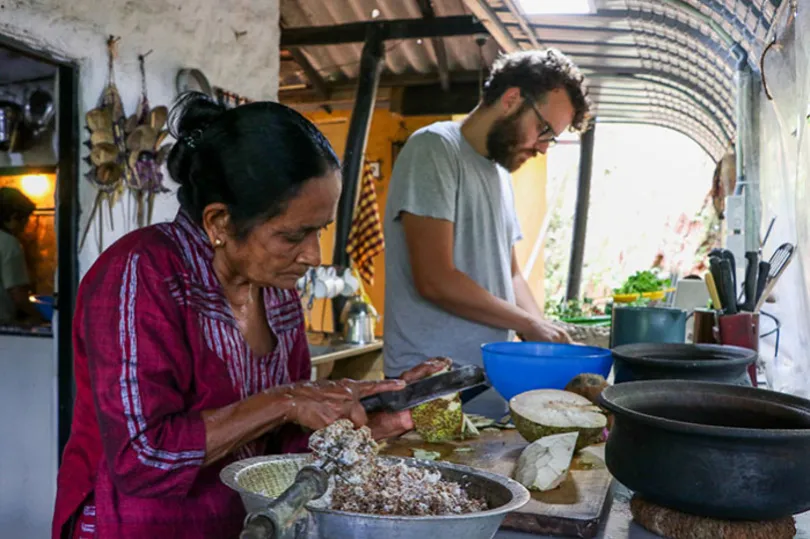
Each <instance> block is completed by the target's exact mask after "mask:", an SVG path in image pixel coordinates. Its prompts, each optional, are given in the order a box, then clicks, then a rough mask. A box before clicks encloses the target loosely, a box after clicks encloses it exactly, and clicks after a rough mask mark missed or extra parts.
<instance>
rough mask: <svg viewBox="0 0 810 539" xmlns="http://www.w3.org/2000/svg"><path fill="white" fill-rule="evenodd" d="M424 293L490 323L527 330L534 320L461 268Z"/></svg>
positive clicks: (465, 315) (458, 313) (450, 308)
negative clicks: (488, 289) (471, 277)
mask: <svg viewBox="0 0 810 539" xmlns="http://www.w3.org/2000/svg"><path fill="white" fill-rule="evenodd" d="M422 295H423V297H424V298H425V299H427V300H428V301H430V302H431V303H433V304H434V305H436V306H438V307H440V308H441V309H442V310H445V311H447V312H449V313H452V314H454V315H456V316H460V317H461V318H466V319H467V320H472V321H473V322H478V323H479V324H484V325H487V326H492V327H497V328H501V329H511V330H514V331H517V332H525V331H528V329H529V328H530V327H531V325H532V323H533V322H534V316H533V315H531V314H530V313H529V312H528V311H526V310H524V309H522V308H520V307H518V306H516V305H512V304H511V303H509V302H508V301H504V300H502V299H500V298H498V297H496V296H494V295H493V294H491V293H490V292H488V291H487V290H486V289H484V288H483V287H481V286H480V285H479V284H478V283H476V282H475V281H473V280H472V279H470V277H468V276H467V275H466V274H465V273H464V272H461V271H458V270H453V271H452V272H451V273H450V274H448V275H447V276H446V278H443V279H441V280H440V281H439V282H438V283H437V284H435V285H434V286H432V287H431V289H430V290H429V291H426V293H425V292H423V293H422Z"/></svg>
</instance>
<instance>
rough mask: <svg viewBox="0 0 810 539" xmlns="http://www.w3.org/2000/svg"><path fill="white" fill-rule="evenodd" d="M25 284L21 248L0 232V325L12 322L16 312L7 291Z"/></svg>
mask: <svg viewBox="0 0 810 539" xmlns="http://www.w3.org/2000/svg"><path fill="white" fill-rule="evenodd" d="M27 284H28V270H27V269H26V267H25V255H24V254H23V250H22V246H21V245H20V242H19V240H18V239H17V238H15V237H14V236H12V235H11V234H9V233H8V232H6V231H4V230H0V324H8V323H9V322H13V321H14V315H15V314H16V312H17V307H16V306H15V305H14V302H13V301H12V300H11V296H9V295H8V290H9V289H10V288H15V287H18V286H23V285H27Z"/></svg>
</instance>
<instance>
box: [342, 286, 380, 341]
mask: <svg viewBox="0 0 810 539" xmlns="http://www.w3.org/2000/svg"><path fill="white" fill-rule="evenodd" d="M379 318H380V317H379V315H378V314H377V311H376V309H374V306H373V305H371V304H370V303H366V302H365V301H363V299H362V298H360V297H359V296H355V297H353V298H350V299H349V300H348V301H347V302H346V305H345V306H344V307H343V312H342V313H341V315H340V322H341V324H342V326H343V340H344V341H346V342H347V343H350V344H368V343H372V342H374V340H375V339H376V337H375V334H374V331H375V328H376V326H377V320H379Z"/></svg>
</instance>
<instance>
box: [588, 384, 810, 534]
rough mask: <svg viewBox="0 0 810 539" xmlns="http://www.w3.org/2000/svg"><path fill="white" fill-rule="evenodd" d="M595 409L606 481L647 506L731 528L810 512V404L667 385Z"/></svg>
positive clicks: (726, 389) (640, 389) (604, 399)
mask: <svg viewBox="0 0 810 539" xmlns="http://www.w3.org/2000/svg"><path fill="white" fill-rule="evenodd" d="M600 404H601V405H602V406H603V407H605V408H607V409H608V410H610V411H611V412H612V413H613V414H614V424H613V428H612V429H611V431H610V436H609V437H608V442H607V447H606V455H605V456H606V463H607V467H608V469H609V470H610V473H612V474H613V476H614V477H615V478H616V479H617V480H618V481H620V482H621V483H622V484H624V485H625V486H627V487H628V488H630V489H631V490H634V491H636V492H638V493H639V494H640V495H642V496H644V497H645V498H646V499H648V500H649V501H651V502H653V503H657V504H658V505H662V506H664V507H669V508H672V509H675V510H679V511H682V512H685V513H691V514H694V515H699V516H706V517H712V518H720V519H731V520H768V519H775V518H780V517H785V516H789V515H793V514H797V513H801V512H804V511H806V510H808V509H810V401H807V400H805V399H801V398H798V397H793V396H790V395H785V394H781V393H775V392H772V391H765V390H762V389H754V388H747V387H739V386H732V385H726V384H715V383H709V382H689V381H677V380H666V381H657V382H630V383H626V384H620V385H617V386H613V387H609V388H607V389H605V391H604V392H603V393H602V395H601V397H600Z"/></svg>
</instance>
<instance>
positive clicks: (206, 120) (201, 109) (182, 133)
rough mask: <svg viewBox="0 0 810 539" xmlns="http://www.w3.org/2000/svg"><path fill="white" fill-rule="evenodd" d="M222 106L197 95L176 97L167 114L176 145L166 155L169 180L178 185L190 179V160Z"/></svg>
mask: <svg viewBox="0 0 810 539" xmlns="http://www.w3.org/2000/svg"><path fill="white" fill-rule="evenodd" d="M225 110H226V109H225V107H224V106H223V105H221V104H219V103H217V102H216V101H214V99H212V98H211V97H209V96H208V95H206V94H203V93H200V92H185V93H182V94H180V95H179V96H178V97H177V99H176V100H175V102H174V105H173V106H172V109H171V112H170V113H169V120H168V128H169V133H171V135H172V136H173V137H174V138H175V140H176V143H175V144H174V147H173V148H172V150H171V152H170V153H169V158H168V160H167V165H166V166H167V168H168V169H169V174H170V175H171V177H172V179H173V180H174V181H175V182H177V183H178V184H180V185H185V184H187V183H188V182H189V180H190V172H191V165H192V157H193V154H194V153H195V151H196V146H197V144H196V143H197V142H198V140H199V139H200V137H201V136H202V134H203V132H204V131H205V128H206V127H208V126H209V125H211V123H213V122H214V121H215V120H216V119H217V118H219V117H220V116H221V115H222V113H224V112H225Z"/></svg>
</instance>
